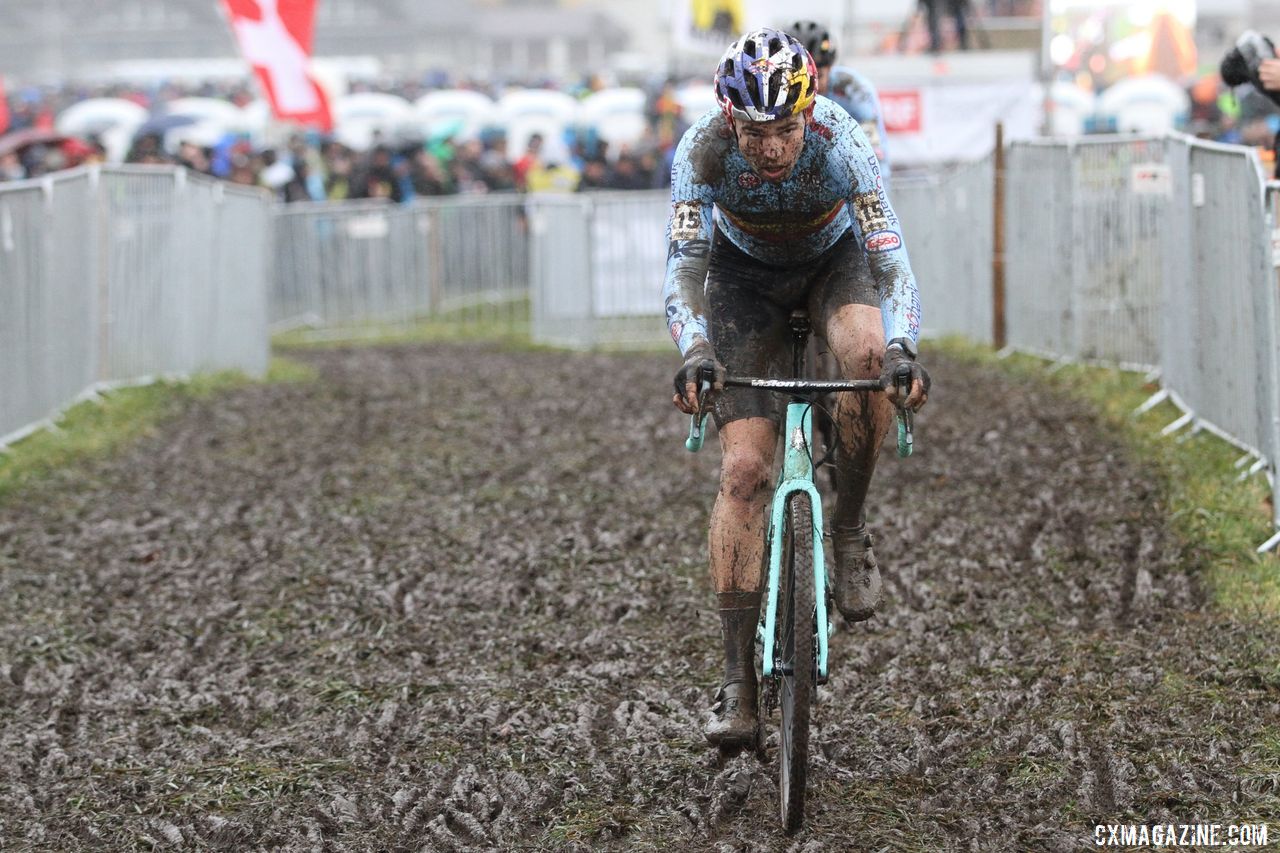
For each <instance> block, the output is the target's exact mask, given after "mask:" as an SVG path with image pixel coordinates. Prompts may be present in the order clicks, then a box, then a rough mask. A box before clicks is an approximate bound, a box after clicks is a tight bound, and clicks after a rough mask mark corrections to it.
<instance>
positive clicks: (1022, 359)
mask: <svg viewBox="0 0 1280 853" xmlns="http://www.w3.org/2000/svg"><path fill="white" fill-rule="evenodd" d="M927 349H931V350H934V351H937V352H942V353H944V354H946V355H947V356H949V357H951V358H954V359H958V360H962V361H967V362H969V363H974V364H979V365H981V366H983V367H988V368H991V369H995V370H999V371H1000V372H1002V373H1004V374H1006V375H1009V376H1013V377H1017V378H1021V379H1028V380H1033V381H1035V382H1036V383H1038V384H1040V385H1047V386H1048V387H1051V388H1054V389H1056V390H1058V391H1061V392H1064V393H1067V394H1069V395H1071V396H1072V397H1075V398H1076V399H1079V400H1081V401H1082V402H1084V403H1086V404H1088V405H1089V406H1090V408H1092V409H1093V410H1094V411H1096V412H1097V413H1098V415H1099V417H1100V419H1101V421H1102V423H1103V424H1104V425H1105V426H1106V427H1108V428H1109V429H1110V431H1111V432H1112V434H1113V435H1115V436H1116V437H1118V438H1119V439H1120V440H1121V442H1122V443H1123V444H1124V445H1125V446H1126V447H1128V448H1129V449H1130V451H1131V452H1133V453H1134V455H1135V456H1136V457H1137V458H1140V459H1143V460H1146V461H1148V462H1150V463H1151V464H1152V465H1153V466H1154V469H1155V471H1156V473H1157V476H1158V478H1159V483H1158V485H1159V487H1160V489H1161V492H1162V494H1163V497H1164V503H1165V506H1166V507H1167V508H1168V512H1169V519H1168V521H1169V523H1170V525H1171V526H1172V528H1173V531H1174V534H1175V535H1176V536H1177V537H1179V539H1180V540H1181V541H1182V542H1183V543H1184V544H1185V545H1187V546H1188V547H1189V551H1188V553H1190V554H1192V555H1194V556H1193V561H1194V563H1197V564H1199V565H1200V567H1201V568H1202V569H1203V576H1202V580H1203V581H1204V583H1205V584H1206V586H1207V587H1208V589H1209V590H1210V591H1211V592H1212V595H1213V600H1214V603H1215V604H1216V605H1217V606H1218V607H1219V608H1221V609H1222V610H1224V611H1226V612H1228V613H1231V614H1237V615H1245V616H1252V617H1260V618H1274V617H1275V616H1277V615H1280V561H1278V560H1277V559H1276V556H1275V555H1274V554H1258V553H1257V552H1256V550H1255V549H1256V548H1257V547H1258V546H1259V545H1261V544H1262V543H1263V542H1265V541H1266V540H1267V539H1268V538H1269V537H1270V536H1271V534H1272V531H1273V527H1272V509H1271V507H1272V504H1271V501H1272V497H1271V490H1270V488H1269V486H1268V484H1267V481H1266V478H1265V477H1264V476H1263V475H1262V474H1258V475H1257V476H1254V477H1250V478H1249V479H1247V480H1246V481H1244V482H1243V483H1242V482H1238V481H1237V480H1238V478H1239V476H1240V470H1239V469H1237V468H1236V467H1234V464H1233V463H1234V462H1235V461H1236V460H1237V459H1239V458H1240V456H1241V451H1240V450H1239V449H1238V448H1236V447H1233V446H1232V445H1230V444H1228V443H1227V442H1225V441H1223V440H1221V439H1219V438H1217V437H1215V436H1213V435H1212V434H1210V433H1208V432H1200V433H1196V434H1195V435H1190V434H1189V431H1188V430H1183V431H1182V432H1180V433H1177V434H1175V435H1174V436H1171V437H1164V436H1161V435H1160V430H1161V428H1162V427H1164V426H1166V425H1167V424H1169V423H1172V422H1173V421H1174V420H1175V419H1176V418H1177V417H1178V416H1179V415H1180V414H1181V411H1180V410H1179V409H1178V408H1177V407H1175V406H1174V405H1173V404H1172V403H1167V402H1166V403H1162V404H1161V405H1159V406H1156V407H1155V408H1153V409H1151V411H1149V412H1147V413H1145V414H1144V415H1142V416H1139V417H1135V416H1134V414H1133V413H1134V410H1135V409H1137V408H1138V406H1140V405H1141V404H1142V403H1143V402H1144V401H1145V400H1146V399H1147V398H1148V397H1150V396H1151V395H1152V394H1153V393H1155V392H1156V391H1157V390H1158V386H1156V385H1154V384H1152V383H1148V382H1144V381H1143V377H1142V376H1141V374H1137V373H1131V372H1126V371H1121V370H1117V369H1115V368H1106V367H1094V366H1089V365H1067V366H1065V367H1062V368H1061V369H1058V370H1055V371H1053V372H1049V371H1048V370H1047V367H1048V366H1049V365H1048V363H1047V362H1045V361H1044V360H1043V359H1040V358H1036V357H1033V356H1027V355H1020V354H1014V355H1012V356H1009V357H1008V358H1003V359H1001V358H997V357H996V355H995V354H994V353H993V352H992V351H991V350H990V349H988V348H986V347H983V346H979V345H976V344H973V343H970V342H967V341H964V340H962V339H955V338H945V339H941V340H936V341H929V342H928V344H927ZM923 360H924V361H925V363H926V364H927V363H928V356H927V355H925V356H924V359H923Z"/></svg>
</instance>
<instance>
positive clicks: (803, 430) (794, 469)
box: [757, 401, 830, 684]
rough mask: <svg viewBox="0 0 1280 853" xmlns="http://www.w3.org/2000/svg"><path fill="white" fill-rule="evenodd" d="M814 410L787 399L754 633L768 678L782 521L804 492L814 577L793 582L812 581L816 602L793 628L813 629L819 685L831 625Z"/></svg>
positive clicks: (773, 659) (773, 660)
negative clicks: (809, 619)
mask: <svg viewBox="0 0 1280 853" xmlns="http://www.w3.org/2000/svg"><path fill="white" fill-rule="evenodd" d="M812 420H813V407H812V406H810V405H809V404H808V403H806V402H803V401H792V402H791V403H790V404H789V405H788V406H787V428H786V432H785V433H784V434H785V435H786V437H787V446H786V448H785V450H784V457H783V467H782V483H781V484H779V486H778V489H777V491H776V492H774V496H773V505H772V507H771V510H770V518H769V551H768V559H769V576H768V586H767V589H768V595H767V596H766V599H765V602H764V605H765V606H764V624H763V625H762V626H760V628H759V629H758V634H757V636H758V638H759V640H760V648H761V651H762V655H761V670H762V672H763V674H764V676H765V677H766V678H767V677H771V676H774V675H777V674H779V673H777V672H775V670H776V669H777V653H778V650H777V649H776V648H775V647H774V633H775V631H776V629H777V620H778V598H779V596H780V586H781V582H782V561H783V559H784V557H785V555H784V554H783V553H782V551H783V544H784V543H783V540H784V538H785V537H784V536H783V535H782V530H783V525H784V524H785V523H786V514H787V500H788V498H790V497H791V495H793V494H797V493H805V494H807V495H808V496H809V503H810V510H811V516H812V518H813V577H812V578H796V579H795V582H796V583H807V582H812V583H813V584H814V592H815V595H814V600H815V604H816V610H817V612H816V613H815V619H816V622H815V624H814V625H812V626H805V625H803V624H798V625H796V626H795V629H796V630H807V629H808V628H813V629H814V630H815V632H816V634H817V637H818V654H817V670H818V671H817V672H816V673H815V677H816V681H817V683H819V684H824V683H826V681H827V638H828V634H829V633H830V622H829V621H828V617H827V567H826V559H825V552H824V550H823V541H822V533H823V528H822V497H821V495H819V494H818V489H817V487H816V486H814V483H813V463H812V461H811V459H810V457H811V455H812V449H811V446H810V445H811V437H812V435H813V423H812Z"/></svg>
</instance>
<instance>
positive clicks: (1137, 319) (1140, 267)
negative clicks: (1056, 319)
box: [1072, 139, 1180, 368]
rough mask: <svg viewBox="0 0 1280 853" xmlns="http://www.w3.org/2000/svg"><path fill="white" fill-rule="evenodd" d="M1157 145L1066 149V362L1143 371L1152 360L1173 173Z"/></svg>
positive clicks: (1087, 144)
mask: <svg viewBox="0 0 1280 853" xmlns="http://www.w3.org/2000/svg"><path fill="white" fill-rule="evenodd" d="M1179 144H1180V143H1178V142H1176V141H1172V140H1171V141H1169V142H1166V140H1164V139H1132V140H1128V139H1125V140H1115V141H1096V142H1095V141H1088V140H1085V141H1081V142H1079V143H1078V144H1076V145H1075V146H1074V149H1073V152H1072V154H1073V161H1074V163H1073V173H1074V181H1073V184H1072V192H1073V199H1072V210H1073V214H1074V220H1075V222H1074V227H1073V231H1074V233H1075V235H1076V253H1075V269H1074V281H1073V284H1074V292H1075V300H1076V309H1075V311H1074V316H1075V321H1076V328H1075V347H1074V352H1073V355H1074V357H1076V358H1078V359H1081V360H1084V361H1107V362H1114V363H1116V364H1123V365H1130V366H1133V367H1139V368H1151V367H1153V366H1155V365H1156V364H1157V362H1158V361H1159V359H1160V339H1161V328H1160V325H1161V280H1162V277H1163V273H1164V268H1163V261H1162V259H1163V257H1164V252H1165V251H1166V249H1167V242H1168V240H1169V238H1170V236H1171V234H1172V230H1171V229H1170V228H1169V222H1170V216H1171V210H1170V208H1171V207H1172V205H1173V203H1174V192H1173V170H1172V165H1171V163H1170V162H1169V154H1168V148H1169V145H1174V146H1177V145H1179Z"/></svg>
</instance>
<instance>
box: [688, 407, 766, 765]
mask: <svg viewBox="0 0 1280 853" xmlns="http://www.w3.org/2000/svg"><path fill="white" fill-rule="evenodd" d="M776 441H777V431H776V428H775V427H774V425H773V422H772V421H770V420H768V419H767V418H743V419H741V420H737V421H731V422H730V423H727V424H725V425H724V427H723V428H722V429H721V430H720V444H721V447H722V448H723V450H724V456H723V459H722V461H721V465H720V493H719V494H718V495H717V496H716V505H715V509H713V510H712V512H711V531H710V546H711V581H712V583H713V584H714V585H715V588H716V597H717V599H718V602H719V605H720V628H721V638H722V640H723V642H724V661H725V665H724V679H723V681H722V683H721V687H720V692H719V694H718V695H717V697H716V706H715V708H714V709H713V710H714V712H715V716H714V717H713V718H712V720H711V722H710V723H709V724H708V725H707V728H706V732H705V733H706V737H707V740H708V741H710V742H711V743H712V744H717V745H719V746H721V747H722V748H723V747H740V746H746V745H748V744H749V743H751V742H752V741H753V740H754V739H755V732H756V705H757V690H756V668H755V661H754V659H753V654H752V650H753V648H754V640H755V631H756V620H757V618H758V615H759V612H760V564H761V560H762V559H763V554H764V532H765V531H764V524H765V521H764V513H765V504H766V502H767V501H768V498H769V485H770V479H771V475H772V469H773V449H774V445H775V443H776Z"/></svg>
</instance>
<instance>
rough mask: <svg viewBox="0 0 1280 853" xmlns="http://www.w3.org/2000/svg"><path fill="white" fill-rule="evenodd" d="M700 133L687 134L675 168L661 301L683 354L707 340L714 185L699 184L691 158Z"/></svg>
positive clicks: (673, 167)
mask: <svg viewBox="0 0 1280 853" xmlns="http://www.w3.org/2000/svg"><path fill="white" fill-rule="evenodd" d="M700 138H701V135H700V134H696V133H693V132H689V133H686V134H685V135H684V138H682V139H681V140H680V145H679V146H678V147H677V148H676V155H675V161H674V163H673V164H672V167H671V214H670V218H669V219H668V220H667V276H666V280H665V281H664V282H663V285H662V299H663V303H664V304H665V307H666V313H667V330H668V331H669V332H670V333H671V338H672V340H674V341H675V342H676V346H678V347H679V348H680V354H681V355H685V354H686V353H687V352H688V351H689V348H690V347H692V346H693V345H694V344H695V343H696V342H697V341H699V340H702V341H707V340H709V338H708V335H707V321H706V315H707V310H706V296H705V284H706V279H707V255H708V254H709V252H710V250H711V229H712V219H711V215H712V203H713V196H712V192H711V187H709V186H707V184H705V183H703V182H701V181H699V180H697V176H696V175H695V172H694V168H693V164H692V161H691V155H692V154H693V153H694V149H695V148H697V147H698V145H699V144H700V143H699V141H698V140H699V139H700Z"/></svg>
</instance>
